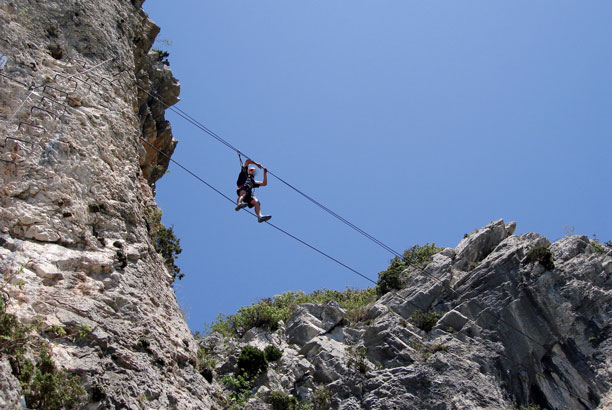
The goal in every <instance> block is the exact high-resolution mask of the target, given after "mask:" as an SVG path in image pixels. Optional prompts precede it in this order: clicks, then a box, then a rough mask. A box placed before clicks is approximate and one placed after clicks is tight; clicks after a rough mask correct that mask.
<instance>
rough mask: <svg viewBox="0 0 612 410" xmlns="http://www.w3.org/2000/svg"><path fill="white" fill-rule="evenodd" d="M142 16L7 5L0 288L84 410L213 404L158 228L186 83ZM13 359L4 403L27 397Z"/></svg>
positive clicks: (56, 3) (2, 5)
mask: <svg viewBox="0 0 612 410" xmlns="http://www.w3.org/2000/svg"><path fill="white" fill-rule="evenodd" d="M141 5H142V1H137V0H133V1H128V0H100V1H95V2H83V1H78V0H48V1H38V0H11V1H4V2H0V54H2V55H3V56H4V57H6V59H7V62H6V65H5V66H4V67H3V69H2V71H0V73H1V74H2V76H1V77H0V85H1V86H0V148H1V150H0V160H1V161H0V202H1V206H0V267H1V269H2V274H3V278H2V282H1V283H0V287H1V289H2V290H3V292H4V294H5V299H6V300H7V301H8V303H7V307H6V309H7V312H8V313H9V314H11V315H16V316H17V318H18V319H19V321H20V322H21V323H25V324H28V323H30V324H36V331H33V332H32V334H31V337H32V338H38V339H42V340H44V341H46V343H47V344H48V346H49V347H50V349H51V355H52V357H53V359H54V361H55V363H56V364H57V366H59V368H61V369H65V370H67V371H69V372H70V373H71V374H73V375H77V376H78V377H79V380H80V381H81V383H82V384H83V386H84V387H85V389H86V391H87V394H86V396H84V397H82V400H81V407H83V408H92V409H93V408H108V409H113V408H129V409H139V408H142V409H144V408H147V409H150V408H155V409H169V408H177V409H192V408H201V409H204V408H215V407H216V405H215V403H214V401H213V400H212V399H211V395H212V394H213V392H212V390H211V387H210V385H209V383H208V382H206V380H205V379H204V378H203V377H202V376H201V375H200V374H199V373H198V371H197V370H196V368H195V366H196V352H197V346H196V343H195V341H194V339H193V337H192V335H191V332H190V331H189V329H188V327H187V325H186V323H185V321H184V319H183V317H182V313H181V311H180V309H179V307H178V304H177V301H176V297H175V295H174V292H173V290H172V287H171V279H172V277H171V275H170V274H169V272H168V271H167V269H166V267H165V266H164V261H163V260H162V258H161V257H160V255H158V254H157V252H156V251H155V248H154V246H153V241H152V238H151V234H150V232H149V226H148V221H147V220H146V215H147V211H148V210H149V209H151V208H155V206H156V205H155V202H154V188H155V187H154V183H155V181H156V180H157V179H158V178H159V177H160V176H161V175H163V174H164V172H165V170H166V167H167V165H168V156H169V155H170V154H171V153H172V151H173V149H174V147H175V145H176V141H175V140H174V139H173V137H172V132H171V128H170V125H169V123H168V122H167V121H166V120H165V119H164V110H165V108H166V105H170V104H174V103H176V102H177V101H178V94H179V90H180V87H179V84H178V81H177V80H176V79H175V78H174V77H173V76H172V73H171V72H170V70H169V68H168V67H167V66H165V65H164V64H162V63H161V62H160V61H159V60H160V59H159V55H158V54H157V53H155V52H151V51H150V48H151V45H152V44H153V42H154V40H155V37H156V35H157V34H158V32H159V28H158V27H157V26H156V25H155V24H154V23H153V22H151V21H150V20H149V19H148V17H147V16H146V14H145V13H144V12H143V10H142V9H141ZM153 95H158V96H159V99H161V100H162V101H163V103H162V102H160V100H159V99H157V98H154V97H153ZM143 140H145V141H146V143H145V142H144V141H143ZM152 146H153V147H155V148H156V149H153V148H151V147H152ZM160 152H161V153H163V154H160ZM28 355H29V357H30V358H31V359H32V360H36V354H35V353H34V352H30V353H28ZM9 359H10V357H7V355H3V356H0V407H1V408H16V407H18V406H19V405H20V403H21V400H22V392H21V388H20V385H19V382H18V381H17V379H16V373H18V370H19V369H16V365H15V362H14V361H13V362H11V360H9Z"/></svg>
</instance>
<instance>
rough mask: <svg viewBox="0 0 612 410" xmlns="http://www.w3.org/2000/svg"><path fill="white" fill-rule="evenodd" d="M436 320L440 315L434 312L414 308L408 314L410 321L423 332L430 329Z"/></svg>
mask: <svg viewBox="0 0 612 410" xmlns="http://www.w3.org/2000/svg"><path fill="white" fill-rule="evenodd" d="M438 320H440V316H438V314H437V313H435V312H433V313H423V312H421V311H420V310H415V311H414V312H412V314H411V315H410V322H411V323H412V324H413V325H415V326H416V327H418V328H419V329H421V330H423V331H425V332H429V331H431V329H433V327H434V326H435V325H436V323H438Z"/></svg>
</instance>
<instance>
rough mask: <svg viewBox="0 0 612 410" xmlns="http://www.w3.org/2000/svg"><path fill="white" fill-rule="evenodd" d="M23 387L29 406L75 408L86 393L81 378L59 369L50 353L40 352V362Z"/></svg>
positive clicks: (36, 407) (37, 407)
mask: <svg viewBox="0 0 612 410" xmlns="http://www.w3.org/2000/svg"><path fill="white" fill-rule="evenodd" d="M22 388H23V391H24V396H25V400H26V403H27V405H28V407H29V408H35V409H45V410H46V409H49V410H51V409H74V408H77V405H78V404H79V399H80V397H81V396H83V395H84V394H85V389H83V386H81V383H80V381H79V378H78V377H76V376H70V375H69V374H68V373H67V372H65V371H61V370H58V369H57V368H56V367H55V363H53V361H52V360H51V356H50V355H49V353H47V352H45V351H44V350H43V351H41V352H40V363H39V364H38V366H37V367H36V369H35V370H34V374H33V376H32V379H31V382H29V383H25V384H24V383H23V382H22Z"/></svg>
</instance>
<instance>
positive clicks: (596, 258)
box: [200, 220, 612, 410]
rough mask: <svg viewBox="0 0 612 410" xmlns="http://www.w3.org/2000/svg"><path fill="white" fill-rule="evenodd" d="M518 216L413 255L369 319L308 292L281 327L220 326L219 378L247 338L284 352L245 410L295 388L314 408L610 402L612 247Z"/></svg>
mask: <svg viewBox="0 0 612 410" xmlns="http://www.w3.org/2000/svg"><path fill="white" fill-rule="evenodd" d="M514 227H515V224H514V223H512V224H504V222H503V221H501V220H500V221H497V222H493V223H491V224H489V225H488V226H486V227H484V228H482V229H480V230H478V231H476V232H474V233H472V234H471V235H468V236H466V238H464V239H463V240H462V241H461V242H460V243H459V244H458V245H457V247H456V248H454V249H451V248H448V249H444V250H442V251H441V252H439V253H437V254H435V255H434V256H433V258H432V260H431V262H430V263H428V264H421V265H417V266H410V267H408V269H406V270H405V271H404V277H405V278H404V282H403V285H402V286H401V288H402V289H401V290H398V291H393V292H389V293H386V294H385V295H383V296H382V297H380V298H378V300H376V302H375V303H373V304H370V305H369V306H368V307H367V314H365V315H363V316H362V317H357V318H356V319H352V320H349V319H348V318H349V317H348V315H347V312H346V311H345V310H344V309H342V308H341V307H340V305H338V303H337V302H334V301H330V302H327V303H326V304H323V305H317V304H305V305H300V306H298V307H297V308H296V309H295V310H294V312H293V314H292V316H291V317H290V319H289V320H288V321H287V323H282V322H281V323H280V326H279V328H278V330H276V331H270V330H265V329H261V328H257V327H254V328H251V329H250V330H248V331H247V332H246V333H245V334H244V336H242V338H235V337H223V336H222V335H221V334H219V333H213V334H211V335H210V336H208V337H206V338H204V339H203V340H202V341H200V344H201V347H202V349H203V350H204V351H206V352H208V354H210V355H211V356H212V357H214V358H215V359H214V360H210V362H212V363H214V365H215V366H214V367H215V368H214V374H215V375H216V378H217V379H223V377H225V378H226V379H227V377H228V376H229V377H230V378H235V377H236V375H238V374H240V373H241V370H240V369H239V368H238V367H239V366H238V361H239V360H238V358H239V356H240V353H241V351H242V348H243V347H244V346H246V345H250V346H254V347H257V348H259V349H261V350H263V349H265V348H266V347H268V346H275V347H277V348H279V349H280V350H282V352H283V354H282V357H281V358H280V360H278V361H275V362H270V363H271V364H270V366H269V368H268V369H267V370H266V371H264V372H262V373H261V374H260V375H259V376H258V378H257V379H256V380H254V382H253V385H252V386H249V387H252V390H251V391H250V392H249V394H250V393H252V392H256V393H257V394H255V395H253V396H249V397H250V399H249V400H248V401H247V403H246V408H253V409H255V408H257V409H259V408H270V407H268V406H269V404H266V403H278V402H283V400H285V401H284V402H285V403H290V401H289V399H288V398H291V396H293V397H295V398H297V399H298V400H299V402H300V403H302V404H307V405H308V406H310V407H311V408H315V409H327V408H332V409H415V410H416V409H508V408H520V407H521V406H524V408H528V407H529V408H538V407H536V406H540V407H539V408H546V409H567V408H569V409H594V408H597V407H599V408H601V409H606V408H610V406H612V395H611V393H612V392H611V386H612V384H611V382H612V360H611V358H612V339H611V335H612V323H611V321H610V319H611V318H612V304H611V303H610V300H611V297H612V279H611V275H612V249H610V248H609V247H607V246H604V245H602V244H600V243H598V242H597V241H593V240H589V238H587V237H584V236H569V237H566V238H563V239H561V240H559V241H557V242H555V243H552V244H551V243H550V242H549V241H548V240H547V239H546V238H544V237H542V236H540V235H538V234H534V233H528V234H524V235H513V232H514ZM424 265H426V266H424ZM428 316H429V317H433V318H434V320H433V321H429V323H427V320H425V321H423V320H422V318H423V317H428ZM353 317H354V316H353ZM225 386H226V388H227V390H228V393H229V394H231V393H232V392H234V393H235V392H236V383H234V384H232V383H227V382H226V383H225ZM530 406H533V407H530ZM277 408H281V407H277Z"/></svg>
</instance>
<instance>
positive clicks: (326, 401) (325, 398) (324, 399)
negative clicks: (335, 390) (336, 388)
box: [314, 387, 332, 409]
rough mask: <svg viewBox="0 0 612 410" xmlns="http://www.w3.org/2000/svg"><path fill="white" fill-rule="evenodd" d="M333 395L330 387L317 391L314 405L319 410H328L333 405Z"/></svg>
mask: <svg viewBox="0 0 612 410" xmlns="http://www.w3.org/2000/svg"><path fill="white" fill-rule="evenodd" d="M331 400H332V394H331V391H330V390H329V388H328V387H324V388H322V389H317V390H315V392H314V405H315V408H317V409H328V408H329V406H330V405H331Z"/></svg>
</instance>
